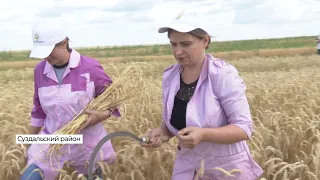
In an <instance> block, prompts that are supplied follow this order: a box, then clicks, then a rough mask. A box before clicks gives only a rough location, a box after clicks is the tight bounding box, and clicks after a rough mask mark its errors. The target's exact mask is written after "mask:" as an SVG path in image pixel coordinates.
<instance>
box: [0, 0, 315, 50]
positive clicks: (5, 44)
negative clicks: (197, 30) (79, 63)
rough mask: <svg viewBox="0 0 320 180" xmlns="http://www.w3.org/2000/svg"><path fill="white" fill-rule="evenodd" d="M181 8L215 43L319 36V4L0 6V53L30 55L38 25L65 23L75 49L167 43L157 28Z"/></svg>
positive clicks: (50, 1)
mask: <svg viewBox="0 0 320 180" xmlns="http://www.w3.org/2000/svg"><path fill="white" fill-rule="evenodd" d="M182 7H187V8H189V9H192V10H193V11H196V12H197V13H198V14H199V15H200V16H201V17H203V18H204V19H203V21H204V22H205V23H206V24H207V25H209V26H210V27H211V29H213V31H212V35H213V36H215V39H214V40H232V39H252V38H268V37H282V36H299V35H317V34H320V29H319V27H320V20H319V16H320V1H319V0H258V1H257V0H228V1H224V0H215V1H212V0H153V1H150V0H135V1H128V0H91V1H88V0H77V1H75V0H46V1H45V2H44V1H43V0H29V1H25V0H9V1H6V0H0V23H1V26H0V39H1V41H0V50H15V49H30V48H31V47H32V40H31V29H30V26H31V25H32V24H33V23H34V22H36V21H38V20H45V21H50V20H64V21H65V22H66V26H65V28H66V31H67V32H68V33H69V37H70V38H71V40H72V43H71V44H72V46H76V47H80V46H104V45H126V44H127V45H130V44H155V43H168V39H167V37H166V35H165V34H158V33H157V28H158V27H159V26H160V25H165V24H167V23H168V22H170V21H171V20H172V19H173V17H174V16H175V15H176V14H177V13H178V12H179V11H180V10H181V8H182ZM316 27H318V29H316Z"/></svg>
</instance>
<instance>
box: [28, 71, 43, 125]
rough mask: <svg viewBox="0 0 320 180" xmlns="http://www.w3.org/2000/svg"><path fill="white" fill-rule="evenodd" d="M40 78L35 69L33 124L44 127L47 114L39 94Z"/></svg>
mask: <svg viewBox="0 0 320 180" xmlns="http://www.w3.org/2000/svg"><path fill="white" fill-rule="evenodd" d="M38 88H39V86H38V78H37V74H36V70H34V94H33V108H32V111H31V126H34V127H42V126H44V121H45V118H46V114H45V113H44V111H43V110H42V107H41V104H40V100H39V95H38Z"/></svg>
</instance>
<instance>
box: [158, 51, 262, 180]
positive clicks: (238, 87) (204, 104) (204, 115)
mask: <svg viewBox="0 0 320 180" xmlns="http://www.w3.org/2000/svg"><path fill="white" fill-rule="evenodd" d="M180 72H181V66H180V65H179V64H175V65H172V66H170V67H169V68H167V69H166V70H165V71H164V73H163V79H162V80H163V81H162V87H163V90H162V93H163V99H162V101H163V120H164V122H165V123H166V125H167V127H168V129H169V130H170V132H171V133H172V134H174V135H177V132H178V130H177V129H175V128H174V127H173V126H172V125H171V124H170V117H171V112H172V109H173V104H174V97H175V95H176V93H177V91H178V90H179V87H180V81H179V80H180V77H179V76H180ZM245 89H246V86H245V84H244V81H243V80H242V79H241V78H240V77H239V76H238V71H237V70H236V68H235V67H234V66H232V65H229V64H227V63H226V62H224V61H223V60H220V59H216V58H214V57H212V56H211V55H210V54H206V58H205V61H204V64H203V66H202V70H201V74H200V78H199V81H198V84H197V86H196V90H195V92H194V95H193V97H192V98H191V100H190V101H189V103H188V106H187V113H186V125H187V126H196V127H202V128H216V127H221V126H225V125H228V124H233V125H236V126H238V127H239V128H241V129H242V130H243V131H244V132H245V133H246V134H247V135H248V136H249V137H250V136H251V133H252V119H251V114H250V109H249V104H248V102H247V98H246V95H245ZM202 159H204V167H205V173H204V176H205V177H207V178H209V179H211V180H213V179H214V180H217V179H221V180H222V179H223V180H229V179H236V180H254V179H256V178H257V177H259V176H261V175H262V174H263V170H262V168H261V167H260V166H259V165H258V164H257V163H256V162H255V161H254V160H253V158H252V156H251V154H250V150H249V148H248V145H247V143H246V141H241V142H238V143H234V144H227V145H223V144H215V143H212V142H201V143H200V144H198V145H197V146H195V147H194V148H193V149H188V148H183V147H182V146H178V149H177V154H176V159H175V162H174V169H173V177H172V179H173V180H181V179H185V180H189V179H190V180H191V179H192V178H193V176H194V173H195V171H197V170H199V168H200V164H201V163H200V162H201V160H202ZM215 167H220V168H223V169H225V170H227V171H230V170H232V169H240V170H241V171H242V173H235V177H225V176H224V174H223V173H222V172H221V171H217V170H213V169H214V168H215Z"/></svg>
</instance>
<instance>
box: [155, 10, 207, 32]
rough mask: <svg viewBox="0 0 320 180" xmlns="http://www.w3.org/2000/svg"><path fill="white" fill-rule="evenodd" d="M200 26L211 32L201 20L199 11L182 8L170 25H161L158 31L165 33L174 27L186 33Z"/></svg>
mask: <svg viewBox="0 0 320 180" xmlns="http://www.w3.org/2000/svg"><path fill="white" fill-rule="evenodd" d="M198 28H200V29H202V30H204V31H206V32H207V33H209V32H208V29H207V28H206V27H205V26H204V25H203V24H202V23H201V22H200V18H199V17H198V15H197V13H195V12H190V11H186V10H182V11H180V12H179V13H178V14H177V15H176V17H175V18H174V19H173V20H172V21H171V23H170V24H169V25H167V26H164V27H160V28H159V29H158V32H159V33H165V32H168V30H169V29H173V30H176V31H178V32H183V33H186V32H190V31H193V30H195V29H198Z"/></svg>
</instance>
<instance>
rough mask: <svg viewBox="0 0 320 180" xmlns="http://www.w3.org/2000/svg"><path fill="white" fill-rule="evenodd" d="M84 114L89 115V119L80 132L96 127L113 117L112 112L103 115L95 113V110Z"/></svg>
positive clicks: (108, 111)
mask: <svg viewBox="0 0 320 180" xmlns="http://www.w3.org/2000/svg"><path fill="white" fill-rule="evenodd" d="M83 114H88V115H89V117H88V118H87V120H86V123H85V124H84V125H83V126H82V128H81V129H80V131H81V130H83V129H86V128H88V127H91V126H94V125H96V124H98V123H100V122H102V121H103V120H105V119H107V118H109V117H110V116H111V111H110V110H107V111H105V112H102V113H101V112H99V111H94V110H85V111H84V112H83Z"/></svg>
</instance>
